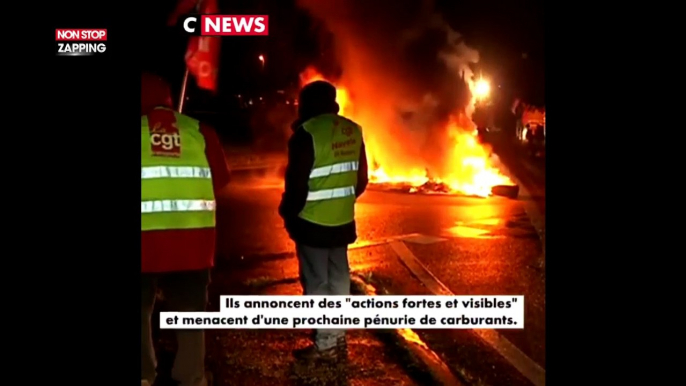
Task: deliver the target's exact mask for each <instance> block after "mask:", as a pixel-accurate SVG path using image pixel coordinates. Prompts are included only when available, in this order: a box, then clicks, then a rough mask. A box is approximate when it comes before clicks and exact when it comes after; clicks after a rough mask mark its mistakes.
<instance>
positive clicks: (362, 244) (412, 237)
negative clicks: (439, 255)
mask: <svg viewBox="0 0 686 386" xmlns="http://www.w3.org/2000/svg"><path fill="white" fill-rule="evenodd" d="M398 240H406V241H409V242H411V243H417V244H433V243H438V242H441V241H446V240H447V239H444V238H440V237H435V236H427V235H423V234H421V233H409V234H406V235H399V236H390V237H382V238H379V239H374V240H358V241H356V242H355V243H354V244H350V246H348V250H352V249H360V248H367V247H374V246H377V245H383V244H388V243H390V242H392V241H398Z"/></svg>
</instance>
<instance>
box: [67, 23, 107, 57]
mask: <svg viewBox="0 0 686 386" xmlns="http://www.w3.org/2000/svg"><path fill="white" fill-rule="evenodd" d="M55 41H56V42H57V55H59V56H91V55H96V54H102V53H104V52H105V50H106V49H107V46H106V44H105V42H106V41H107V30H106V29H102V28H99V29H57V30H55Z"/></svg>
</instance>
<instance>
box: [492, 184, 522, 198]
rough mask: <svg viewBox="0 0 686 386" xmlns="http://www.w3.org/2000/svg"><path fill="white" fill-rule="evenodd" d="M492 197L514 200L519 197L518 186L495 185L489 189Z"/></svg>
mask: <svg viewBox="0 0 686 386" xmlns="http://www.w3.org/2000/svg"><path fill="white" fill-rule="evenodd" d="M491 193H493V195H494V196H501V197H507V198H511V199H516V198H517V196H519V185H497V186H494V187H493V188H491Z"/></svg>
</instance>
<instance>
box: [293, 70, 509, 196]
mask: <svg viewBox="0 0 686 386" xmlns="http://www.w3.org/2000/svg"><path fill="white" fill-rule="evenodd" d="M318 80H326V81H328V82H331V83H332V84H334V85H335V86H336V89H337V96H336V101H337V102H338V104H339V106H340V111H339V114H340V115H343V116H345V117H347V118H350V119H352V120H353V121H355V122H357V123H358V124H360V125H361V126H362V130H363V134H364V137H365V143H366V149H367V158H368V160H369V165H370V170H369V175H370V182H371V183H376V184H402V185H409V186H411V187H413V188H417V187H419V186H421V185H424V184H426V183H427V182H430V181H431V182H435V183H442V184H444V185H445V186H446V187H448V188H449V189H450V190H451V191H452V192H454V193H463V194H467V195H473V196H481V197H487V196H489V195H491V188H493V187H494V186H496V185H513V183H512V181H511V180H510V179H509V178H508V177H506V176H504V175H503V174H502V173H500V171H499V170H498V169H496V168H495V167H493V166H492V165H491V162H490V154H489V151H488V150H487V149H486V148H485V147H484V146H483V145H482V144H481V143H479V141H478V140H477V137H476V134H475V125H474V123H472V121H471V120H470V119H469V118H468V117H467V116H466V115H465V114H464V113H459V114H457V115H455V116H454V117H453V118H452V119H451V120H450V122H449V123H448V124H447V126H446V127H445V131H444V133H445V134H446V135H445V138H442V139H440V140H437V141H436V142H437V145H438V142H440V143H442V144H447V145H448V146H451V148H450V149H449V150H448V151H447V152H440V154H443V157H444V158H445V159H442V160H440V163H441V164H443V165H444V168H442V169H443V170H440V171H427V170H426V169H425V168H421V167H417V166H416V165H417V164H416V163H414V165H415V166H408V165H410V164H412V162H406V161H407V160H402V159H401V158H403V157H404V158H410V157H411V156H410V155H408V154H405V153H403V151H402V150H403V149H395V148H392V147H391V146H389V144H388V143H387V141H386V140H384V138H387V136H383V135H378V132H377V131H378V130H383V129H384V128H385V127H388V125H387V124H386V123H387V122H383V118H379V117H378V116H377V114H375V112H374V111H366V110H365V109H364V106H362V105H359V106H358V105H355V104H354V103H353V98H352V97H351V94H350V93H349V90H348V89H347V88H346V87H345V85H344V84H340V83H336V82H333V81H331V80H329V79H326V78H325V77H324V76H323V75H322V74H321V73H320V72H319V71H317V70H316V69H315V68H314V67H308V68H306V69H305V71H303V72H302V73H301V74H300V84H301V86H304V85H306V84H309V83H311V82H314V81H318ZM473 94H474V95H476V93H473ZM375 134H376V135H375ZM445 154H447V156H446V155H445ZM434 164H435V163H434Z"/></svg>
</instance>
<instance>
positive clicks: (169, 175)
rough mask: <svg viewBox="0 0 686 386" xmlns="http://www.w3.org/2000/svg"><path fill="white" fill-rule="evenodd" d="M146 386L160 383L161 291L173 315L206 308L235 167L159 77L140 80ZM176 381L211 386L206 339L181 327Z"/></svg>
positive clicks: (143, 381)
mask: <svg viewBox="0 0 686 386" xmlns="http://www.w3.org/2000/svg"><path fill="white" fill-rule="evenodd" d="M141 82H142V84H141V385H152V384H153V383H154V382H155V380H156V378H157V374H156V367H157V366H156V358H155V351H154V346H153V342H152V331H151V317H152V312H153V308H154V304H155V300H156V293H157V290H158V289H160V290H161V291H162V294H163V296H164V299H165V300H166V302H167V303H168V305H169V308H170V311H193V312H202V311H205V306H206V303H207V286H208V284H209V280H210V268H212V267H213V266H214V256H215V239H216V232H215V212H216V196H217V193H218V192H219V191H220V190H221V189H222V188H223V187H224V186H225V185H226V184H228V182H229V169H228V167H227V165H226V158H225V157H224V151H223V149H222V146H221V144H220V142H219V139H218V138H217V135H216V133H215V132H214V130H212V129H211V128H210V127H209V126H206V125H204V124H202V123H200V122H198V121H197V120H195V119H193V118H191V117H189V116H186V115H184V114H180V113H177V112H175V111H174V110H172V109H171V103H172V99H171V92H170V90H169V86H168V85H167V83H166V82H165V81H163V80H162V79H161V78H159V77H157V76H154V75H151V74H143V76H142V78H141ZM176 335H177V343H178V350H177V354H176V359H175V361H174V366H173V368H172V374H171V377H172V380H173V381H176V382H177V383H178V384H179V385H180V386H205V385H207V379H206V377H205V336H204V333H203V331H202V330H197V331H193V330H178V331H177V334H176Z"/></svg>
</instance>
